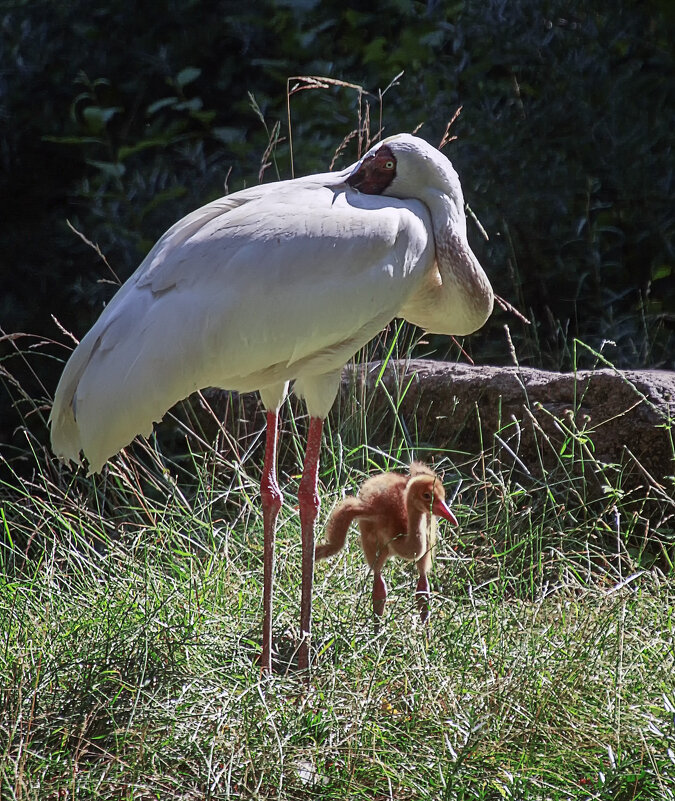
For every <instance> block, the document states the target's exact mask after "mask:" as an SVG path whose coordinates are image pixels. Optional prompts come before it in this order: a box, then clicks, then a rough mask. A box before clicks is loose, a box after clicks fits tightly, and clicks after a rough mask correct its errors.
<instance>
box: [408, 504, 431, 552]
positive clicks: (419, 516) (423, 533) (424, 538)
mask: <svg viewBox="0 0 675 801" xmlns="http://www.w3.org/2000/svg"><path fill="white" fill-rule="evenodd" d="M406 512H407V515H408V532H407V534H406V550H407V551H408V553H410V555H411V556H413V558H415V559H419V558H420V557H421V556H422V555H423V554H425V553H426V551H427V550H428V548H429V538H430V533H431V530H432V528H433V524H434V518H433V516H432V515H431V513H429V512H420V510H419V509H418V508H417V507H416V506H415V505H414V503H412V502H411V501H410V499H409V498H406Z"/></svg>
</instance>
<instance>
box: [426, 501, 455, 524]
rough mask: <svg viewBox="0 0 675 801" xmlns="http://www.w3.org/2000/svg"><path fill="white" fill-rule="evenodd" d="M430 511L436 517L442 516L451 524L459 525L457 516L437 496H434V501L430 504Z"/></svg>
mask: <svg viewBox="0 0 675 801" xmlns="http://www.w3.org/2000/svg"><path fill="white" fill-rule="evenodd" d="M431 513H432V514H434V515H436V517H442V518H443V519H444V520H447V521H448V522H449V523H452V525H453V526H457V525H459V522H458V520H457V518H456V517H455V516H454V515H453V513H452V512H451V511H450V507H449V506H448V504H447V503H446V502H445V501H443V500H441V499H440V498H439V497H435V498H434V502H433V503H432V504H431Z"/></svg>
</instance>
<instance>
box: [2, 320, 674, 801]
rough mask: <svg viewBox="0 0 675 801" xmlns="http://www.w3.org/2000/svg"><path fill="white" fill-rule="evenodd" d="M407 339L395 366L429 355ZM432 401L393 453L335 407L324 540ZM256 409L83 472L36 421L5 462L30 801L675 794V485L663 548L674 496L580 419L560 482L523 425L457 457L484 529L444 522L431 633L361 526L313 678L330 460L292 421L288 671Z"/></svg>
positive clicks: (364, 411) (15, 717) (8, 576)
mask: <svg viewBox="0 0 675 801" xmlns="http://www.w3.org/2000/svg"><path fill="white" fill-rule="evenodd" d="M394 333H395V337H394V340H393V342H394V345H392V344H391V340H389V341H388V342H387V343H384V342H383V343H380V345H379V346H378V347H380V352H383V353H384V354H385V355H386V354H387V353H389V355H391V356H400V355H401V351H400V350H398V347H399V346H398V345H397V344H396V343H397V342H402V343H403V345H402V346H401V350H405V349H408V351H409V340H406V337H407V336H408V334H407V332H405V331H403V330H399V331H397V332H394ZM405 392H406V387H405V385H402V386H401V387H400V389H399V391H397V393H395V394H391V395H390V396H389V399H388V408H387V409H386V410H385V411H384V412H380V415H387V416H390V417H391V416H394V418H395V419H396V424H395V425H394V426H393V428H392V430H393V434H392V435H391V438H390V440H389V447H380V448H377V449H376V448H373V447H370V446H368V444H367V443H368V441H369V440H371V439H372V437H373V435H374V432H375V431H376V430H377V429H378V427H380V426H383V425H384V422H385V421H384V420H383V419H382V417H380V418H379V419H378V418H377V417H376V416H375V414H374V409H373V408H371V407H369V399H368V398H363V397H362V398H358V397H353V398H352V401H351V402H350V403H349V404H346V405H344V406H343V409H342V412H341V416H337V417H335V418H333V420H332V423H331V426H330V428H329V431H328V436H327V440H326V446H325V448H324V457H323V468H322V474H321V484H322V511H321V521H322V522H321V524H320V526H319V531H321V528H322V523H323V522H325V520H326V518H327V516H328V515H329V514H330V511H331V508H332V506H333V505H334V503H335V502H336V501H337V500H338V499H339V498H340V497H341V496H342V495H343V494H345V493H352V492H354V491H356V489H357V488H358V486H359V484H360V483H361V481H362V480H363V479H364V478H365V477H366V476H367V475H369V474H371V473H372V472H374V471H376V470H379V469H382V468H388V469H396V468H399V467H401V466H403V465H405V464H406V463H407V462H408V461H409V460H410V459H411V458H413V457H414V456H415V455H416V453H417V449H418V445H419V443H418V442H417V440H416V432H415V430H414V427H412V426H413V424H414V421H413V420H411V419H403V417H402V416H401V415H400V414H399V412H400V398H401V397H403V396H404V394H405ZM22 400H23V402H24V403H25V402H26V398H25V397H24V398H23V399H22ZM198 402H200V403H205V401H204V399H202V400H201V401H199V400H198ZM35 406H36V409H37V408H38V407H39V406H41V404H40V403H39V402H37V401H36V402H35ZM476 413H477V414H478V413H479V411H478V410H477V412H476ZM226 416H227V415H226ZM201 419H203V418H201ZM287 419H288V416H287ZM241 420H242V418H241V414H240V410H239V411H238V410H237V409H234V408H232V409H231V410H230V413H229V417H228V425H227V426H226V427H225V428H223V429H221V430H220V433H219V435H218V442H217V447H215V448H214V447H213V446H212V445H209V441H208V436H207V434H206V433H205V432H204V431H201V430H200V429H199V428H197V427H196V426H195V425H193V423H194V420H193V419H191V418H190V417H189V415H187V416H186V415H183V416H182V417H181V418H180V423H174V425H173V430H174V432H175V431H176V430H179V431H182V434H183V436H184V437H185V439H184V442H185V443H186V447H185V448H184V449H183V452H182V453H181V452H180V451H178V450H177V449H176V448H175V447H173V448H172V454H173V455H172V456H171V457H169V456H168V455H166V454H165V452H164V449H163V446H162V445H161V444H160V442H159V441H156V440H153V441H152V442H148V443H138V444H137V445H135V446H133V447H132V448H129V449H127V450H126V452H125V453H123V454H122V455H121V456H119V457H116V458H115V459H114V460H113V461H112V462H111V464H110V466H109V467H108V468H106V470H105V471H104V474H103V476H101V477H93V478H86V477H85V476H84V475H83V474H82V472H81V471H80V472H76V473H73V472H72V471H70V470H69V469H67V468H65V467H63V466H59V465H58V464H56V463H55V462H54V461H53V459H52V458H51V456H50V455H49V453H48V452H47V451H46V449H45V448H44V447H42V446H41V445H40V444H39V442H38V440H37V439H35V435H34V434H30V433H28V432H29V430H30V428H29V427H28V425H27V426H26V429H25V431H26V443H27V445H26V448H25V450H24V452H22V453H21V454H20V456H19V457H16V458H12V460H11V461H10V460H8V459H5V460H4V462H3V474H2V475H3V479H2V490H1V493H2V495H1V497H2V517H1V522H2V529H3V534H2V538H1V541H0V568H1V569H2V575H3V577H4V580H3V582H2V584H1V585H0V631H1V632H2V635H1V639H0V686H1V688H2V689H1V690H0V795H1V797H2V798H3V799H21V801H28V799H61V798H78V799H104V798H105V799H108V798H110V799H151V798H152V799H156V798H161V799H181V800H183V799H205V798H213V799H221V798H222V799H225V798H251V799H254V798H270V799H272V798H279V799H309V798H321V799H331V798H334V799H344V798H350V799H351V798H355V799H356V798H376V799H390V798H395V799H427V798H429V799H448V800H451V799H453V800H454V799H458V800H459V799H484V800H485V801H487V800H488V799H490V800H492V799H501V798H514V799H524V800H527V799H560V801H562V799H579V800H580V801H581V799H607V800H608V801H609V799H621V800H623V799H633V798H635V799H637V798H640V799H673V798H675V686H674V680H673V676H674V675H675V664H674V662H675V649H674V631H675V571H674V570H673V566H672V540H670V541H669V540H668V526H669V523H668V520H669V515H672V511H669V510H670V508H671V507H670V506H669V504H671V505H672V501H671V499H670V498H667V497H665V498H661V499H660V502H661V503H662V505H663V516H662V519H663V521H665V522H664V523H663V525H662V526H661V529H660V536H659V537H656V538H655V537H652V536H651V535H652V534H653V531H652V530H651V529H649V520H647V519H646V518H645V517H644V516H643V515H642V513H641V509H643V507H644V505H645V504H647V502H649V504H650V507H649V508H650V513H651V512H653V504H654V503H655V502H656V500H658V498H657V499H656V500H655V497H654V492H653V487H652V485H650V484H649V482H645V484H644V486H643V487H642V488H638V489H632V490H630V491H627V490H625V489H624V488H623V484H622V467H621V466H619V465H604V464H601V463H599V462H597V460H596V459H595V457H594V454H593V450H592V448H591V447H587V439H588V436H589V435H588V432H584V430H583V429H578V428H575V424H574V418H573V417H566V418H565V419H560V420H557V423H558V424H559V426H560V427H561V429H562V430H565V431H567V433H568V440H567V441H568V445H567V446H566V447H565V448H564V449H563V450H562V451H560V449H558V451H557V452H558V456H559V458H558V460H557V462H556V464H555V465H554V468H553V469H549V470H547V471H544V470H543V467H542V468H541V469H539V470H538V469H537V465H527V466H525V467H526V468H527V470H526V471H524V470H522V469H521V467H520V466H519V465H518V462H517V460H516V461H515V462H514V461H513V460H511V462H509V461H508V460H507V459H506V458H505V456H504V453H505V452H504V448H503V447H502V445H503V443H509V442H511V443H513V442H514V440H513V433H514V432H513V430H512V429H511V428H510V426H511V423H509V424H508V425H507V424H505V425H504V426H503V428H502V429H501V430H500V431H498V432H497V434H496V437H495V436H494V435H491V434H490V433H489V432H484V442H483V449H482V451H481V452H480V453H478V454H474V455H467V454H459V453H456V452H452V451H443V450H436V451H435V465H436V468H437V469H439V470H445V484H446V486H447V487H448V490H449V495H450V498H451V502H452V505H453V508H454V511H455V512H456V514H457V516H458V517H459V519H460V524H461V525H460V527H459V529H458V530H451V529H449V528H447V527H446V528H442V529H441V539H440V544H439V556H438V559H437V561H436V565H435V569H434V576H433V589H434V593H433V606H432V619H431V624H430V626H429V627H428V628H426V629H424V628H422V627H421V626H420V624H419V622H418V617H417V610H416V608H415V603H414V597H413V586H414V581H415V577H414V576H413V571H411V569H410V566H406V565H405V564H402V563H390V565H388V567H387V580H388V583H389V585H390V600H389V602H388V604H387V610H386V614H385V620H384V624H383V625H382V626H380V627H379V629H378V628H376V627H375V626H374V624H373V620H372V613H371V601H370V580H371V577H370V576H369V575H368V571H367V569H366V568H365V566H364V563H363V559H362V556H361V554H360V552H359V549H358V546H357V538H356V536H355V535H353V536H351V537H350V539H348V544H347V548H346V549H345V550H344V551H343V552H341V553H340V555H339V556H337V557H336V558H334V559H332V560H329V561H327V562H325V563H321V564H320V565H318V566H317V569H316V584H315V630H314V648H315V667H314V669H313V671H312V676H311V680H310V682H309V684H307V683H306V682H305V681H304V680H303V677H301V676H299V675H298V674H297V673H296V672H295V671H294V670H293V668H292V667H289V664H292V659H293V652H294V650H295V648H296V646H297V641H298V637H297V617H298V599H299V576H300V536H299V521H298V515H297V509H296V505H297V497H296V493H297V486H298V480H299V477H298V472H299V471H298V470H297V469H294V468H293V465H294V464H295V465H297V464H298V463H299V459H300V457H301V455H302V451H303V447H304V446H303V435H302V431H301V430H300V429H301V428H302V421H300V422H299V423H298V424H297V425H296V423H291V422H290V421H289V422H288V424H287V426H286V428H287V431H286V435H285V439H286V441H285V444H284V448H286V451H285V453H284V454H282V462H283V463H284V464H286V465H290V466H291V467H290V468H289V469H288V471H287V473H286V475H285V476H284V477H283V479H282V483H283V485H284V486H283V489H284V492H285V495H286V497H285V502H284V506H283V508H282V512H281V516H280V520H281V525H280V530H279V535H278V547H277V554H278V568H277V583H276V597H275V610H276V620H275V643H276V645H277V648H278V652H279V653H278V654H277V660H276V666H277V671H278V672H276V673H275V674H274V675H273V676H272V677H270V678H265V677H261V675H260V671H259V668H258V667H257V665H256V662H255V659H256V655H257V653H258V650H259V647H260V645H259V644H260V619H261V598H262V519H261V513H260V508H259V504H258V494H259V483H258V477H259V465H258V463H257V450H256V449H257V448H258V447H259V439H260V432H259V431H257V430H252V428H251V427H250V426H248V427H247V424H246V423H242V422H241ZM186 421H187V422H186ZM389 422H391V420H390V421H389ZM242 425H243V426H244V429H241V428H239V429H236V428H233V426H240V427H241V426H242ZM177 426H178V427H177ZM233 432H234V433H233ZM177 441H178V440H177V438H176V437H175V436H174V437H173V439H172V442H173V445H174V446H175V445H176V442H177ZM543 442H544V446H546V441H545V440H543ZM509 447H511V446H509ZM551 447H553V446H552V444H551ZM512 450H513V448H512ZM542 465H543V460H542ZM27 468H28V469H27ZM591 477H594V480H595V482H596V484H597V481H598V480H599V481H600V482H601V484H602V485H603V486H604V487H605V490H604V491H603V492H602V493H600V494H599V495H598V494H597V493H596V492H595V491H594V490H593V491H592V489H591V488H592V487H593V486H594V484H593V482H592V481H591V480H590V479H591Z"/></svg>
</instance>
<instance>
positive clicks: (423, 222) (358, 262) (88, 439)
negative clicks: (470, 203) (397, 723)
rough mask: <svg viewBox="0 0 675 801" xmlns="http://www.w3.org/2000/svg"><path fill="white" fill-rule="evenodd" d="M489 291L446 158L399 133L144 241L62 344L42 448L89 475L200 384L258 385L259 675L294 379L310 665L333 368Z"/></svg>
mask: <svg viewBox="0 0 675 801" xmlns="http://www.w3.org/2000/svg"><path fill="white" fill-rule="evenodd" d="M492 305H493V293H492V288H491V286H490V283H489V281H488V279H487V276H486V275H485V273H484V272H483V269H482V267H481V266H480V264H479V263H478V261H477V259H476V257H475V256H474V254H473V253H472V251H471V249H470V247H469V244H468V241H467V236H466V217H465V214H464V200H463V196H462V188H461V185H460V183H459V178H458V176H457V173H456V172H455V170H454V169H453V167H452V164H451V163H450V161H448V159H447V158H446V157H445V156H444V155H443V154H442V153H440V152H439V151H438V150H436V148H434V147H432V146H431V145H429V144H427V142H425V141H424V140H422V139H419V138H417V137H415V136H411V135H409V134H399V135H397V136H392V137H390V138H389V139H386V140H384V141H383V142H380V143H379V144H377V145H375V147H373V148H372V149H371V150H369V151H368V153H366V155H365V156H364V157H363V158H362V159H361V160H360V161H358V162H357V163H356V164H355V165H352V166H351V167H348V168H347V169H346V170H342V171H341V172H336V173H323V174H318V175H309V176H307V177H305V178H296V179H294V180H290V181H281V182H278V183H272V184H266V185H262V186H256V187H253V188H250V189H245V190H243V191H241V192H235V193H234V194H232V195H229V196H227V197H224V198H221V199H220V200H216V201H214V202H212V203H209V204H208V205H206V206H204V207H202V208H200V209H198V210H197V211H194V212H192V213H191V214H188V215H187V216H186V217H184V218H183V219H182V220H180V221H179V222H177V223H176V224H175V225H174V226H173V227H171V228H170V229H169V230H168V231H167V232H166V233H165V234H164V235H163V236H162V237H161V238H160V239H159V241H158V242H157V243H156V244H155V246H154V247H153V248H152V250H151V251H150V253H149V254H148V256H147V257H146V258H145V259H144V261H143V262H142V264H141V265H140V266H139V267H138V269H137V270H136V272H135V273H134V274H133V275H132V276H131V277H130V278H129V279H128V280H127V281H126V283H125V284H124V285H123V286H122V287H121V288H120V289H119V290H118V292H117V294H116V295H115V296H114V297H113V299H112V300H111V301H110V303H109V304H108V305H107V306H106V308H105V309H104V311H103V313H102V314H101V316H100V317H99V319H98V320H97V322H96V323H95V324H94V326H93V327H92V328H91V330H90V331H89V332H88V333H87V335H86V336H85V337H84V338H83V339H82V341H81V342H80V344H79V345H78V346H77V347H76V348H75V350H74V351H73V353H72V355H71V357H70V359H69V360H68V362H67V364H66V366H65V369H64V371H63V375H62V376H61V380H60V381H59V384H58V387H57V389H56V394H55V397H54V406H53V408H52V412H51V416H50V421H51V441H52V448H53V450H54V452H55V453H56V455H57V456H59V457H61V458H62V459H64V460H72V461H74V462H80V461H81V454H84V457H85V458H86V459H87V461H88V463H89V472H90V473H92V472H98V471H99V470H101V468H102V467H103V465H104V463H105V462H106V460H107V459H109V458H110V457H111V456H113V455H114V454H115V453H117V452H118V451H119V450H121V449H122V448H123V447H124V446H125V445H127V444H128V443H129V442H131V440H132V439H133V438H134V436H136V435H137V434H143V435H146V436H147V435H149V434H150V433H151V431H152V425H153V422H156V421H159V420H161V418H162V417H163V416H164V414H165V412H166V411H167V410H168V409H169V408H170V407H171V406H172V405H173V404H174V403H176V402H177V401H179V400H181V399H182V398H185V397H186V396H187V395H189V394H190V393H191V392H193V391H194V390H198V389H202V388H204V387H207V386H217V387H221V388H223V389H230V390H238V391H239V392H248V391H251V390H258V391H259V392H260V395H261V398H262V401H263V403H264V406H265V408H266V410H267V433H266V445H265V457H264V463H263V474H262V481H261V496H262V508H263V522H264V590H263V614H264V617H263V638H262V661H261V664H262V668H263V670H265V671H268V672H269V671H270V670H271V648H272V582H273V571H274V536H275V530H276V521H277V516H278V512H279V509H280V507H281V503H282V495H281V491H280V490H279V486H278V483H277V477H276V473H277V471H276V450H277V430H278V411H279V407H280V405H281V403H282V401H283V399H284V397H285V395H286V393H287V391H288V384H289V381H290V380H293V379H295V384H294V391H295V393H296V394H298V395H300V396H302V397H304V399H305V402H306V404H307V410H308V413H309V416H310V423H309V433H308V439H307V451H306V455H305V464H304V469H303V474H302V479H301V481H300V486H299V489H298V503H299V507H300V521H301V530H302V535H301V536H302V598H301V614H300V630H301V634H302V641H301V644H300V649H299V654H298V664H299V666H300V667H301V668H307V667H308V666H309V641H310V635H311V601H312V573H313V568H314V523H315V520H316V517H317V514H318V510H319V498H318V494H317V481H318V465H319V450H320V446H321V436H322V427H323V420H324V419H325V417H326V415H327V414H328V411H329V409H330V407H331V406H332V404H333V401H334V400H335V397H336V394H337V390H338V386H339V381H340V373H341V369H342V367H343V365H344V364H345V363H346V362H347V361H348V359H350V358H351V357H352V356H353V355H354V354H355V353H356V352H357V351H358V349H359V348H361V347H362V346H363V345H365V344H366V342H368V341H369V340H370V339H371V338H372V337H373V336H375V335H376V334H377V333H378V332H379V331H381V330H382V328H383V327H384V326H386V325H387V324H388V323H389V322H390V321H391V320H392V319H394V318H395V317H403V318H405V319H406V320H408V321H410V322H411V323H415V324H416V325H419V326H421V327H423V328H425V329H427V330H428V331H430V332H434V333H440V334H457V335H462V334H470V333H472V332H473V331H475V330H476V329H478V328H480V327H481V326H482V325H483V323H484V322H485V321H486V319H487V318H488V316H489V315H490V313H491V311H492Z"/></svg>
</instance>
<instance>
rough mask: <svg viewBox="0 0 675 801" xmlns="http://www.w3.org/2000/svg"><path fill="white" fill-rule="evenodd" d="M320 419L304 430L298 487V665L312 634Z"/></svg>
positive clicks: (313, 419)
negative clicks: (300, 554)
mask: <svg viewBox="0 0 675 801" xmlns="http://www.w3.org/2000/svg"><path fill="white" fill-rule="evenodd" d="M322 431H323V419H322V418H321V417H311V418H310V420H309V432H308V434H307V452H306V454H305V466H304V468H303V471H302V478H301V480H300V487H299V488H298V505H299V507H300V528H301V531H302V594H301V598H300V636H301V637H302V640H301V642H300V648H299V650H298V667H299V668H300V670H306V669H307V668H308V667H309V646H310V638H311V635H312V581H313V578H314V523H315V521H316V518H317V515H318V514H319V493H318V492H317V484H318V481H319V455H320V452H321V433H322Z"/></svg>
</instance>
